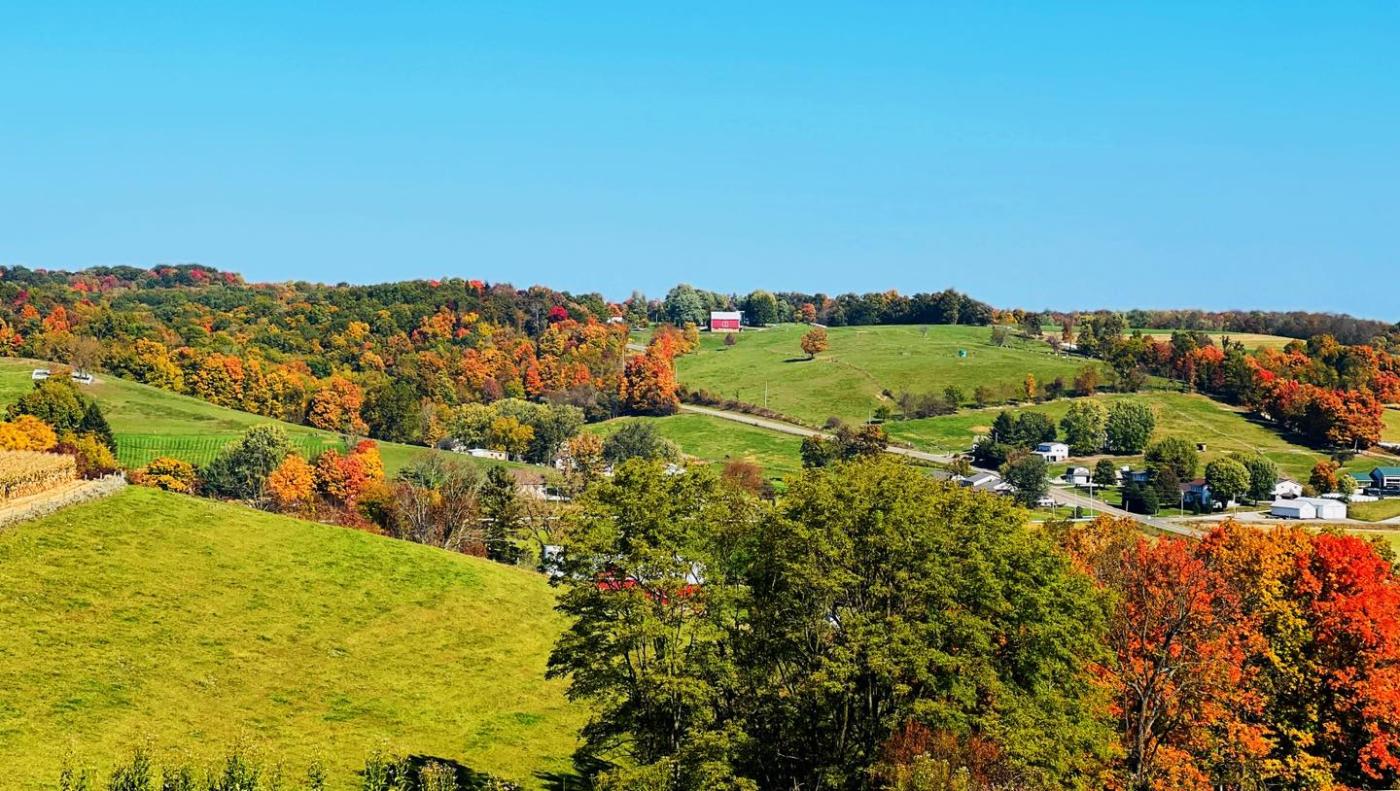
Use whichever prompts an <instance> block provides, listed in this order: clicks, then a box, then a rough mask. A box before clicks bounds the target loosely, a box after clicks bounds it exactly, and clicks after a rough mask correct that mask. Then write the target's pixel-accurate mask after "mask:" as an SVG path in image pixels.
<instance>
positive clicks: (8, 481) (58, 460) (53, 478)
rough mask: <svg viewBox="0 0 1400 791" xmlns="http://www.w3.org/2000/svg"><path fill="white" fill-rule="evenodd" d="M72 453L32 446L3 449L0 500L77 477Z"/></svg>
mask: <svg viewBox="0 0 1400 791" xmlns="http://www.w3.org/2000/svg"><path fill="white" fill-rule="evenodd" d="M77 477H78V466H77V463H76V462H75V461H74V459H73V457H72V456H61V455H59V454H57V453H38V452H36V451H29V450H11V451H0V501H3V500H12V499H14V498H16V497H25V496H28V495H31V494H38V493H39V492H42V491H46V490H48V489H52V488H54V487H57V486H62V485H63V484H65V483H69V482H70V481H73V480H76V479H77Z"/></svg>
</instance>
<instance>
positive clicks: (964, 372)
mask: <svg viewBox="0 0 1400 791" xmlns="http://www.w3.org/2000/svg"><path fill="white" fill-rule="evenodd" d="M807 330H808V327H806V326H805V325H796V324H786V325H780V326H776V327H770V328H768V329H765V330H760V331H753V332H744V333H742V334H741V335H740V336H739V339H738V343H737V344H736V345H735V346H732V347H727V346H725V345H724V338H723V336H722V335H709V334H705V335H703V336H702V339H701V348H700V349H699V350H698V351H697V352H695V353H694V354H689V355H685V356H684V357H681V358H680V359H679V360H678V361H677V363H676V366H677V373H678V375H679V378H680V381H681V383H682V384H685V385H687V386H689V387H692V388H703V389H705V390H709V391H712V392H714V393H716V394H719V395H722V396H724V397H727V398H737V399H739V400H741V401H748V402H750V403H754V404H763V403H764V400H765V398H764V393H765V388H766V392H767V405H768V406H769V407H770V408H772V409H775V410H777V411H779V412H782V413H784V414H787V415H791V416H793V417H797V418H800V419H803V420H806V421H809V422H813V423H820V422H821V421H824V420H825V419H826V418H828V417H830V416H832V415H836V416H838V417H841V418H845V419H847V420H864V419H866V418H867V417H869V415H870V412H871V410H873V409H874V408H875V407H877V406H879V405H880V404H881V403H890V402H889V401H888V400H887V399H882V397H881V393H882V392H883V391H885V390H889V391H890V392H892V393H895V394H898V393H899V392H900V391H909V392H913V393H929V392H934V393H942V392H943V389H944V388H945V387H947V386H948V385H950V384H955V385H957V386H958V387H960V388H961V389H962V390H963V393H964V395H965V396H966V397H967V398H968V399H971V397H972V391H973V389H974V388H975V387H977V386H978V385H987V386H989V387H992V388H993V389H1005V390H1006V391H1007V393H1009V392H1010V391H1011V389H1012V388H1017V387H1019V386H1020V384H1021V382H1022V381H1023V380H1024V379H1025V377H1026V374H1027V373H1032V374H1034V375H1035V377H1036V379H1037V380H1039V381H1041V382H1048V381H1050V380H1052V379H1054V378H1055V377H1056V376H1062V377H1064V378H1065V380H1066V381H1069V380H1071V379H1072V378H1073V377H1074V374H1075V372H1076V371H1078V370H1079V369H1080V368H1081V367H1083V366H1084V365H1086V364H1088V362H1089V361H1086V360H1083V359H1072V358H1068V357H1060V356H1057V355H1055V354H1052V353H1051V352H1050V350H1049V348H1048V347H1047V346H1046V345H1045V344H1042V343H1031V342H1029V341H1025V340H1021V339H1017V338H1012V339H1011V340H1010V341H1009V342H1008V344H1007V345H1006V346H1004V347H996V346H993V345H991V342H990V339H991V330H990V329H989V328H987V327H961V326H929V327H923V326H878V327H833V328H830V329H829V330H827V332H828V334H829V337H830V341H831V348H830V350H829V351H827V352H825V353H823V354H821V355H820V356H819V357H818V358H817V359H816V360H806V359H805V358H804V355H803V353H802V350H801V349H800V347H799V345H798V341H799V340H800V339H801V337H802V335H803V333H805V332H806V331H807ZM959 350H965V351H966V352H967V356H966V357H959V356H958V352H959Z"/></svg>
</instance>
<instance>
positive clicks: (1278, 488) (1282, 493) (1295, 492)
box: [1272, 478, 1303, 500]
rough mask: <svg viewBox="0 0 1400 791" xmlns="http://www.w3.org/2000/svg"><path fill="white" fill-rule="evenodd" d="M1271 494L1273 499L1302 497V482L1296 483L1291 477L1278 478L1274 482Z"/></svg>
mask: <svg viewBox="0 0 1400 791" xmlns="http://www.w3.org/2000/svg"><path fill="white" fill-rule="evenodd" d="M1272 494H1273V497H1274V499H1275V500H1282V499H1292V498H1294V497H1302V496H1303V484H1301V483H1298V482H1297V481H1295V480H1293V479H1292V478H1280V479H1279V482H1278V483H1276V484H1274V490H1273V492H1272Z"/></svg>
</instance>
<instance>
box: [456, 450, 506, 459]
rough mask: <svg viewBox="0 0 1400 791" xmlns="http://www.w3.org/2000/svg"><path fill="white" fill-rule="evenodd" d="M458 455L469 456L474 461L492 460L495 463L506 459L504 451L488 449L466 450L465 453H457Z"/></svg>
mask: <svg viewBox="0 0 1400 791" xmlns="http://www.w3.org/2000/svg"><path fill="white" fill-rule="evenodd" d="M458 453H466V454H467V455H468V456H471V457H472V458H474V459H494V460H495V461H506V459H507V458H508V457H507V456H506V452H505V451H503V450H492V449H490V448H467V449H466V450H465V451H458Z"/></svg>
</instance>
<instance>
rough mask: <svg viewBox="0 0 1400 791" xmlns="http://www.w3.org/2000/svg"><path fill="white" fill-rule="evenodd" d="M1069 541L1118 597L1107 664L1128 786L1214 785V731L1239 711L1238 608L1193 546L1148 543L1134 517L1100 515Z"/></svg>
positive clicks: (1140, 790)
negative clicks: (1211, 754)
mask: <svg viewBox="0 0 1400 791" xmlns="http://www.w3.org/2000/svg"><path fill="white" fill-rule="evenodd" d="M1065 543H1066V546H1067V548H1068V549H1069V550H1070V552H1071V553H1072V554H1073V555H1074V556H1075V558H1076V560H1077V561H1078V563H1079V564H1080V566H1081V567H1082V568H1083V569H1085V570H1086V571H1088V572H1089V573H1090V574H1091V575H1092V576H1093V577H1094V578H1095V579H1096V580H1098V582H1099V584H1100V585H1102V586H1103V587H1104V588H1106V589H1107V590H1110V591H1112V592H1114V593H1115V594H1116V599H1115V604H1114V609H1113V614H1112V616H1111V618H1110V621H1109V623H1110V626H1109V632H1108V645H1109V647H1110V649H1111V650H1112V652H1113V653H1114V655H1115V657H1116V661H1115V662H1113V663H1111V664H1105V665H1103V666H1101V667H1100V673H1101V674H1102V676H1103V678H1104V680H1105V682H1106V683H1107V684H1108V687H1109V689H1110V690H1111V692H1112V695H1113V698H1114V706H1113V710H1114V712H1115V713H1116V715H1117V718H1118V728H1119V732H1120V734H1121V739H1122V743H1123V748H1124V753H1123V755H1122V758H1121V763H1120V765H1119V771H1120V773H1121V777H1122V781H1123V782H1122V784H1123V787H1124V788H1127V789H1132V790H1133V791H1147V790H1148V789H1156V788H1174V789H1186V788H1194V789H1201V791H1206V790H1207V789H1209V788H1210V787H1211V784H1210V779H1211V778H1210V766H1209V764H1208V762H1207V761H1205V760H1203V758H1204V756H1205V755H1206V754H1207V752H1208V751H1209V749H1210V747H1211V746H1212V744H1213V743H1212V740H1211V733H1212V730H1213V728H1214V727H1215V726H1216V725H1217V724H1222V723H1224V721H1226V720H1228V719H1229V718H1230V717H1231V716H1232V714H1233V713H1234V709H1233V705H1234V704H1233V702H1234V701H1236V700H1238V693H1239V687H1238V684H1239V681H1240V679H1241V678H1242V670H1241V667H1240V658H1239V656H1238V654H1237V653H1236V652H1235V650H1234V648H1235V640H1234V632H1235V629H1236V626H1235V623H1236V619H1237V618H1238V613H1239V610H1240V604H1239V601H1238V598H1237V597H1236V596H1235V595H1234V594H1233V593H1232V592H1231V591H1230V590H1229V589H1227V588H1226V587H1225V586H1223V585H1222V584H1220V580H1219V578H1218V576H1217V575H1216V574H1215V572H1214V571H1213V569H1212V568H1211V566H1210V565H1208V563H1207V562H1206V561H1205V560H1203V559H1202V558H1201V557H1200V556H1199V553H1198V551H1197V550H1196V549H1195V548H1194V547H1193V545H1192V544H1191V543H1190V542H1188V541H1185V540H1182V539H1176V538H1163V539H1159V540H1155V541H1150V540H1148V539H1146V538H1144V537H1142V536H1141V534H1139V533H1138V532H1137V526H1136V524H1135V523H1133V522H1132V521H1131V520H1127V519H1124V520H1112V519H1108V518H1101V519H1099V520H1098V521H1097V522H1095V523H1094V524H1092V525H1089V526H1083V527H1076V528H1073V529H1072V530H1071V531H1070V532H1069V533H1068V534H1067V535H1066V539H1065Z"/></svg>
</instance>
